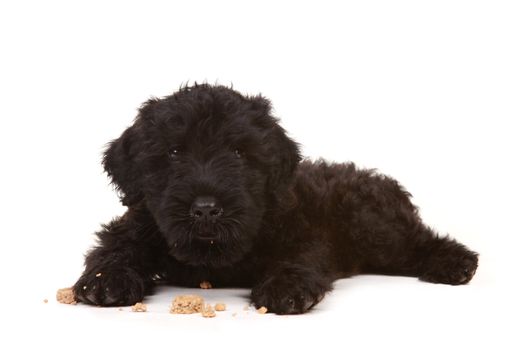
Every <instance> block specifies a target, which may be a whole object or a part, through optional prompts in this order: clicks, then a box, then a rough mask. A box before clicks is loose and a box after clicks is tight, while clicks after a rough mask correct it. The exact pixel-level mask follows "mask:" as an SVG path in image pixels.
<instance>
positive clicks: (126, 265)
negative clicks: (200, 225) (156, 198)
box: [73, 212, 162, 306]
mask: <svg viewBox="0 0 525 350" xmlns="http://www.w3.org/2000/svg"><path fill="white" fill-rule="evenodd" d="M98 237H99V239H100V245H99V246H97V247H95V248H94V249H93V250H91V251H90V252H89V253H88V254H87V256H86V262H85V265H86V268H85V271H84V273H83V274H82V276H81V277H80V278H79V280H78V281H77V282H76V283H75V285H74V286H73V290H74V293H75V297H76V299H77V300H79V301H81V302H84V303H87V304H94V305H101V306H112V305H132V304H134V303H136V302H138V301H141V300H142V299H143V297H144V295H146V294H147V293H148V292H149V291H150V290H151V289H152V287H153V281H152V277H153V276H154V275H155V274H156V273H159V271H158V269H159V261H158V260H159V257H160V256H162V240H161V239H159V237H158V236H157V234H156V227H155V226H154V224H152V223H150V222H148V221H147V220H146V222H140V218H139V220H138V221H137V218H136V217H134V216H133V215H130V213H129V212H128V214H126V215H124V216H123V217H121V218H119V219H117V220H115V221H113V222H111V223H110V224H108V225H104V229H103V230H102V231H101V232H99V233H98Z"/></svg>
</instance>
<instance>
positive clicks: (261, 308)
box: [257, 306, 268, 314]
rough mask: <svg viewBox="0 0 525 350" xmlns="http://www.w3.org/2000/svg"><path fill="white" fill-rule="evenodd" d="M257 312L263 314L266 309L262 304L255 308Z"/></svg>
mask: <svg viewBox="0 0 525 350" xmlns="http://www.w3.org/2000/svg"><path fill="white" fill-rule="evenodd" d="M257 312H258V313H260V314H265V313H267V312H268V309H267V308H265V307H264V306H261V307H260V308H258V309H257Z"/></svg>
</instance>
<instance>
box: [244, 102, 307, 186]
mask: <svg viewBox="0 0 525 350" xmlns="http://www.w3.org/2000/svg"><path fill="white" fill-rule="evenodd" d="M251 101H252V103H253V104H254V108H255V109H257V110H258V111H259V112H262V114H264V118H262V119H260V122H261V126H263V127H264V128H265V129H269V134H268V145H269V147H270V153H271V159H270V162H271V172H270V174H269V178H268V185H269V186H270V188H271V189H273V191H275V192H280V191H281V190H283V189H284V188H286V186H287V185H288V184H289V183H290V180H291V179H292V175H293V173H294V171H295V168H296V167H297V164H298V163H299V162H300V161H301V155H300V152H299V145H298V144H297V143H295V142H294V141H293V140H292V139H290V138H289V137H288V136H287V135H286V132H285V131H284V129H283V128H282V127H281V126H280V125H279V123H278V120H277V119H276V118H274V117H273V116H271V109H272V106H271V102H270V101H269V100H267V99H266V98H264V97H262V96H256V97H253V98H252V99H251Z"/></svg>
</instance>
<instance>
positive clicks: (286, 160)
mask: <svg viewBox="0 0 525 350" xmlns="http://www.w3.org/2000/svg"><path fill="white" fill-rule="evenodd" d="M272 134H273V136H272V138H273V141H272V143H271V144H272V146H271V147H272V148H273V158H274V159H273V162H272V163H273V167H272V171H271V173H270V178H269V185H270V186H271V188H273V189H275V191H280V190H282V189H284V188H285V187H287V186H288V184H289V183H290V181H291V179H292V177H293V173H294V172H295V169H296V168H297V164H299V162H300V161H301V155H300V153H299V146H298V145H297V143H295V142H294V141H293V140H292V139H290V138H289V137H288V136H287V135H286V132H285V131H284V129H283V128H282V127H280V126H279V125H277V124H276V125H275V126H274V127H273V130H272Z"/></svg>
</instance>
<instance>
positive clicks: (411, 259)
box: [363, 224, 478, 285]
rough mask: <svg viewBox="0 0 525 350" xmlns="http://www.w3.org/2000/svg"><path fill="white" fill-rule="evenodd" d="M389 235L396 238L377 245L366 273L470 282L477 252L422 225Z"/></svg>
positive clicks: (365, 270) (435, 281) (476, 264)
mask: <svg viewBox="0 0 525 350" xmlns="http://www.w3.org/2000/svg"><path fill="white" fill-rule="evenodd" d="M376 235H377V232H376ZM389 235H392V236H394V237H397V238H396V239H392V240H390V243H388V244H385V245H382V246H381V245H378V246H375V247H374V250H373V251H372V253H371V254H369V255H368V258H367V262H366V264H365V268H364V269H363V272H365V273H366V272H373V273H381V274H389V275H404V276H414V277H419V279H421V280H423V281H427V282H433V283H445V284H452V285H458V284H466V283H468V282H469V281H470V280H471V279H472V277H473V276H474V274H475V272H476V269H477V266H478V254H477V253H475V252H473V251H471V250H469V249H468V248H467V247H466V246H464V245H463V244H461V243H458V242H457V241H456V240H454V239H452V238H449V237H440V236H438V235H437V233H435V232H434V231H433V230H432V229H430V228H428V227H426V226H425V225H423V224H420V225H417V227H416V228H413V229H407V230H401V231H400V232H397V233H392V232H390V233H389ZM386 236H387V234H385V235H384V237H386Z"/></svg>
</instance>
